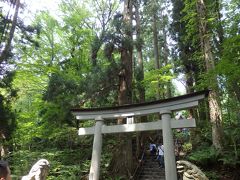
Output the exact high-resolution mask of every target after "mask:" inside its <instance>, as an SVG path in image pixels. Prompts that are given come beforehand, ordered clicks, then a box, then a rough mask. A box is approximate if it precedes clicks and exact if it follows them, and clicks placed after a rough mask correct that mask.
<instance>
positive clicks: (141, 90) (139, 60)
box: [134, 0, 146, 157]
mask: <svg viewBox="0 0 240 180" xmlns="http://www.w3.org/2000/svg"><path fill="white" fill-rule="evenodd" d="M139 6H140V1H139V0H135V1H134V8H135V20H136V38H137V40H136V41H137V42H136V49H137V69H136V71H137V73H136V81H137V84H138V85H137V89H138V92H139V102H140V103H143V102H145V88H144V86H143V84H142V81H143V80H144V66H143V55H142V43H143V39H142V37H141V20H140V13H139ZM145 119H146V117H141V118H140V122H142V121H144V120H145ZM141 139H142V133H141V132H139V133H138V132H137V135H136V146H137V147H136V156H137V157H139V156H140V155H141V154H140V153H141V152H142V148H143V147H142V146H141V145H142V143H141Z"/></svg>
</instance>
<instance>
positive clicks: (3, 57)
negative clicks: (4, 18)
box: [0, 0, 20, 63]
mask: <svg viewBox="0 0 240 180" xmlns="http://www.w3.org/2000/svg"><path fill="white" fill-rule="evenodd" d="M19 7H20V0H16V3H15V12H14V16H13V20H12V26H11V29H10V32H9V37H8V39H7V42H6V45H5V47H4V49H3V51H2V53H1V55H0V63H1V62H3V61H4V60H6V59H7V58H8V56H9V54H10V53H9V52H10V47H11V43H12V39H13V36H14V32H15V29H16V25H17V18H18V11H19Z"/></svg>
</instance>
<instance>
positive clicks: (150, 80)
mask: <svg viewBox="0 0 240 180" xmlns="http://www.w3.org/2000/svg"><path fill="white" fill-rule="evenodd" d="M171 68H172V65H171V64H168V65H166V66H164V67H162V68H161V69H153V70H149V71H147V72H145V77H144V80H143V81H142V83H143V85H144V87H145V88H146V92H147V94H146V96H147V97H154V96H155V95H156V92H157V89H158V88H160V87H158V85H159V84H161V85H164V84H165V85H166V84H167V83H168V82H170V81H171V80H172V79H173V78H174V74H173V73H172V72H171ZM159 90H160V92H163V89H159Z"/></svg>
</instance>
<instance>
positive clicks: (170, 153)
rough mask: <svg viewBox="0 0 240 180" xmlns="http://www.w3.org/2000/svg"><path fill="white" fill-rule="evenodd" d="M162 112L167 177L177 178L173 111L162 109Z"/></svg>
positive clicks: (170, 178) (175, 179)
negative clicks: (172, 120)
mask: <svg viewBox="0 0 240 180" xmlns="http://www.w3.org/2000/svg"><path fill="white" fill-rule="evenodd" d="M160 114H161V117H162V131H163V145H164V164H165V177H166V180H177V168H176V160H175V153H174V142H173V133H172V127H171V111H169V110H162V111H161V112H160Z"/></svg>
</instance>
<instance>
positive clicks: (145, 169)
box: [137, 155, 165, 180]
mask: <svg viewBox="0 0 240 180" xmlns="http://www.w3.org/2000/svg"><path fill="white" fill-rule="evenodd" d="M154 158H155V157H153V156H151V155H146V156H145V160H144V163H143V165H142V168H141V169H140V171H139V174H138V177H137V179H138V180H165V171H164V169H163V168H160V167H159V165H158V162H157V161H156V160H155V159H154Z"/></svg>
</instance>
